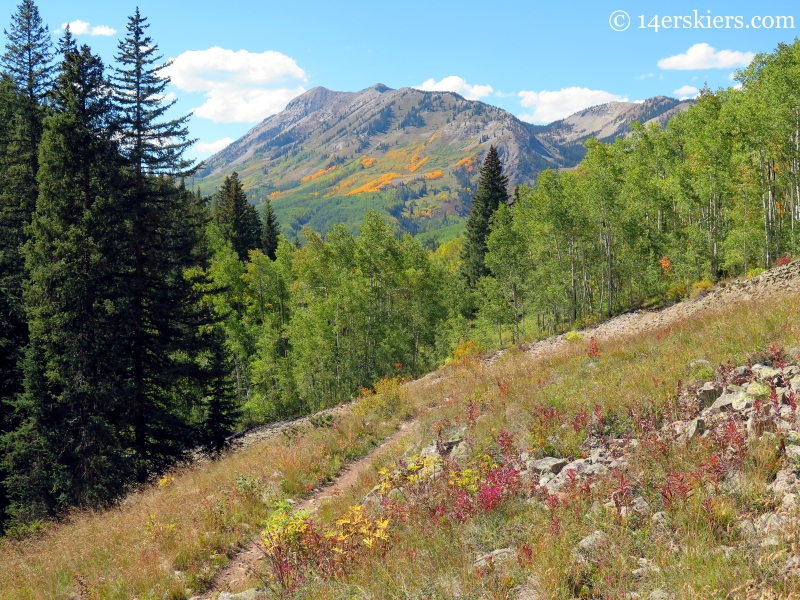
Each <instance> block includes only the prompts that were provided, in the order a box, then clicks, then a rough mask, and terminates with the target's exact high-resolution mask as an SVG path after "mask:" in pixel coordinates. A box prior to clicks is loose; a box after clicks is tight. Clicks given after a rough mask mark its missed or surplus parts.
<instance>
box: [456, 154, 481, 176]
mask: <svg viewBox="0 0 800 600" xmlns="http://www.w3.org/2000/svg"><path fill="white" fill-rule="evenodd" d="M456 166H457V167H464V170H466V171H467V172H468V173H474V172H475V171H476V170H477V167H478V161H477V160H476V158H475V157H474V156H468V157H467V158H462V159H461V160H460V161H458V162H457V163H456Z"/></svg>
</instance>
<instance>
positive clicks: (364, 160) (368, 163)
mask: <svg viewBox="0 0 800 600" xmlns="http://www.w3.org/2000/svg"><path fill="white" fill-rule="evenodd" d="M376 162H378V159H377V158H367V157H366V156H364V157H362V158H361V166H362V167H364V168H365V169H369V168H370V167H371V166H372V165H374V164H375V163H376Z"/></svg>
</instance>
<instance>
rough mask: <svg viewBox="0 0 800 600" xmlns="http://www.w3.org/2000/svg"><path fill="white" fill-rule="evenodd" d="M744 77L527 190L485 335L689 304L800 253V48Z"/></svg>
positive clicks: (495, 232) (770, 57)
mask: <svg viewBox="0 0 800 600" xmlns="http://www.w3.org/2000/svg"><path fill="white" fill-rule="evenodd" d="M739 78H740V81H741V83H742V89H741V90H737V89H728V90H720V91H718V92H716V93H712V92H711V91H710V90H708V89H706V90H703V92H702V93H701V95H700V97H699V99H698V101H697V104H696V105H694V106H692V107H690V108H689V109H688V110H686V111H684V112H682V113H679V114H677V115H675V116H674V117H673V118H672V119H671V120H670V121H669V123H668V125H667V126H666V128H664V129H662V128H661V127H659V126H657V125H651V126H649V127H644V126H641V125H639V124H634V125H633V126H632V136H631V137H630V138H626V139H618V140H616V141H615V142H614V143H613V144H602V143H600V142H597V141H596V140H589V141H587V142H586V156H585V158H584V160H583V162H582V163H581V164H580V166H579V167H578V168H576V169H575V170H572V171H565V172H552V171H545V172H543V173H541V174H540V175H539V178H538V181H537V184H536V186H535V187H532V188H531V187H526V186H521V187H520V188H519V191H518V194H517V198H516V202H515V204H514V206H513V208H511V209H509V210H508V211H498V215H497V217H496V218H495V219H494V221H493V223H492V227H491V233H490V234H489V236H488V239H487V248H488V253H487V254H486V258H485V265H486V267H487V268H488V270H489V273H488V275H489V276H490V278H489V279H488V280H486V281H485V282H483V283H482V284H481V290H482V291H483V293H484V294H485V297H484V303H483V304H482V305H481V306H480V311H479V315H478V316H479V321H480V322H482V323H483V325H482V327H481V329H482V330H483V337H484V338H486V339H489V338H490V337H491V335H492V334H491V333H490V331H491V330H492V329H494V333H493V336H494V339H495V340H498V341H499V338H498V336H500V335H502V332H503V331H506V332H507V331H509V330H510V332H511V333H512V337H513V339H514V340H515V341H516V340H517V339H518V338H519V333H518V332H519V330H524V329H526V328H527V329H528V330H529V331H535V332H537V333H545V332H554V331H560V330H562V331H563V330H565V329H569V328H571V327H572V326H573V325H575V324H581V323H586V322H588V321H590V320H593V319H595V318H597V317H598V316H606V315H611V314H615V313H618V312H620V311H624V310H628V309H630V308H633V307H637V306H642V305H648V304H650V303H652V302H654V301H656V302H657V301H659V299H664V298H666V299H668V300H671V301H677V300H681V299H683V298H685V297H687V296H688V295H689V293H690V291H691V292H692V293H693V294H696V293H699V292H700V291H703V290H707V289H709V288H710V286H711V285H712V283H713V282H715V281H718V280H720V279H723V278H725V277H727V276H730V275H740V274H741V275H743V274H747V275H748V276H751V275H752V274H754V273H759V272H761V270H762V269H765V268H769V267H771V266H773V265H774V264H776V261H777V259H778V258H779V257H781V256H782V255H783V254H788V255H795V254H796V253H797V251H798V249H799V248H798V239H797V233H796V232H797V230H798V228H797V220H798V218H800V196H799V195H798V192H797V190H798V189H799V188H798V185H799V184H800V167H799V166H798V165H800V160H799V158H800V155H799V154H798V146H797V144H796V140H797V139H798V134H797V126H796V115H797V113H798V111H800V94H799V93H798V92H797V88H796V87H793V85H794V83H796V82H800V43H798V42H795V43H794V44H792V45H791V46H789V45H781V46H779V47H778V48H777V50H776V51H775V52H774V53H772V54H765V55H761V56H759V57H757V59H756V60H755V61H754V62H753V65H751V67H750V68H748V69H747V70H745V71H743V72H742V73H741V75H740V76H739ZM793 115H794V116H793ZM469 231H470V230H469V227H468V239H469V235H470V234H469ZM465 260H466V254H465ZM783 260H784V261H785V259H783ZM469 268H470V267H469V265H465V273H466V272H467V269H469Z"/></svg>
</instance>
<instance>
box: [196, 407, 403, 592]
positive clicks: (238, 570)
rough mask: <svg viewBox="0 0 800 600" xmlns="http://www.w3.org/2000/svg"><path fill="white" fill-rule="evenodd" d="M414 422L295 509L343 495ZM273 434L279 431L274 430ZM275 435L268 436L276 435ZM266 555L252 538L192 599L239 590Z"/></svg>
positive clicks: (355, 462)
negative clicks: (241, 582)
mask: <svg viewBox="0 0 800 600" xmlns="http://www.w3.org/2000/svg"><path fill="white" fill-rule="evenodd" d="M414 424H415V422H414V421H411V422H408V423H401V424H400V427H399V428H398V429H397V431H395V432H394V433H393V434H392V435H390V436H389V437H388V438H386V439H385V440H383V442H381V444H380V445H379V446H377V447H376V448H375V449H374V450H373V451H372V452H370V453H369V454H368V455H367V456H364V457H363V458H360V459H359V460H357V461H354V462H352V463H350V464H349V465H347V466H346V467H345V468H344V469H342V471H341V473H340V474H339V476H338V477H337V478H336V479H335V480H333V481H332V482H331V483H329V484H328V485H326V486H323V487H321V488H319V489H318V490H316V491H315V492H314V493H312V494H311V495H310V496H309V497H308V498H306V499H304V500H302V501H301V502H299V503H297V504H296V505H295V507H294V508H295V510H309V511H311V512H312V513H313V512H316V510H317V508H318V507H319V505H320V503H321V502H322V501H324V500H326V499H327V498H331V497H336V496H339V495H341V494H342V493H343V492H345V491H347V490H348V489H350V488H351V487H352V486H354V485H355V484H356V483H358V479H359V477H361V475H362V474H363V473H364V471H366V470H367V469H368V468H369V467H370V465H372V463H373V461H375V460H376V459H377V458H379V457H381V456H383V455H384V454H385V453H386V452H387V451H389V450H390V449H391V448H392V447H393V446H394V445H395V443H396V442H398V441H400V440H401V439H402V438H404V437H405V436H406V435H408V434H409V433H410V432H411V431H412V430H413V429H414V427H413V425H414ZM279 431H280V429H279ZM273 435H277V434H276V433H273ZM273 435H270V436H268V437H273ZM263 556H264V555H263V553H262V552H261V550H260V547H259V543H258V541H257V540H253V541H251V542H250V543H249V544H248V545H247V547H246V548H245V549H244V550H242V551H241V552H239V553H238V554H236V556H234V557H233V558H232V559H231V561H230V562H229V563H228V564H227V565H225V567H224V568H222V569H221V570H220V571H219V572H218V573H217V575H216V576H215V577H214V580H213V581H212V583H211V586H210V587H209V589H208V590H207V591H206V592H204V593H203V594H201V595H199V596H194V597H193V598H192V600H212V599H213V598H215V595H216V593H217V592H219V591H224V590H228V589H235V586H236V584H237V583H238V582H240V581H246V580H248V579H250V577H251V573H252V568H253V567H254V566H255V565H256V563H258V561H259V560H261V559H262V558H263Z"/></svg>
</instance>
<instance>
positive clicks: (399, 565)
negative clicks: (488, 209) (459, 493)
mask: <svg viewBox="0 0 800 600" xmlns="http://www.w3.org/2000/svg"><path fill="white" fill-rule="evenodd" d="M798 309H800V299H798V298H791V299H788V300H787V299H783V300H780V301H777V300H774V301H768V302H761V303H753V304H743V305H739V306H737V307H734V308H732V309H729V310H727V311H725V312H719V313H715V314H706V315H704V316H700V317H696V318H693V319H690V320H687V321H686V322H684V323H681V324H678V325H676V326H673V327H672V328H671V329H670V330H669V331H661V332H652V333H648V334H643V335H639V336H637V337H635V338H628V339H625V340H619V341H615V342H608V343H601V344H600V355H599V356H597V357H595V358H589V357H588V356H587V354H586V350H587V347H588V343H587V342H586V341H582V342H580V343H576V344H571V345H569V346H568V347H567V348H566V349H564V350H563V351H562V352H561V353H560V354H559V355H558V356H554V357H550V358H548V359H545V360H535V361H532V360H531V359H530V357H529V356H527V355H525V354H523V353H519V352H510V353H509V354H507V355H506V356H504V357H503V358H502V359H501V360H500V361H498V362H497V363H495V364H493V365H491V366H486V365H484V364H482V363H473V364H471V365H463V364H462V365H459V366H452V367H450V368H449V370H445V372H444V377H443V378H442V379H441V380H439V381H438V382H436V383H435V384H434V385H429V386H418V387H417V388H416V389H414V393H413V396H414V398H415V404H416V405H418V406H425V405H429V406H430V405H433V404H434V403H436V402H441V399H442V398H446V399H448V400H447V401H446V402H445V403H444V407H443V408H441V409H437V410H436V411H435V412H430V413H424V412H423V414H422V416H421V418H420V426H419V431H418V433H417V434H416V435H412V436H409V437H407V438H406V440H404V444H405V447H404V448H403V449H398V452H402V450H406V451H407V452H408V453H407V455H408V454H410V453H413V452H414V450H415V449H416V450H418V449H419V448H421V447H422V446H424V445H427V444H429V443H430V442H431V440H433V439H435V437H436V431H437V430H438V429H439V428H442V429H443V431H444V432H445V437H447V435H450V434H452V433H457V432H458V431H459V430H461V429H462V428H463V427H464V426H466V428H467V430H466V435H467V438H468V440H469V441H470V443H471V444H472V446H473V452H474V453H475V454H479V453H481V452H490V453H491V452H497V446H496V443H495V440H496V439H497V434H498V432H499V431H500V430H501V429H505V430H507V431H510V432H512V433H513V434H514V436H515V438H516V440H517V444H518V447H519V449H522V450H528V451H530V452H532V453H533V454H534V455H537V454H540V455H545V454H548V455H551V454H554V455H563V456H566V457H569V458H579V457H580V456H581V451H580V449H579V445H580V442H581V441H582V440H583V436H584V435H585V430H583V431H580V432H576V431H574V430H573V429H571V428H569V427H567V428H564V427H562V422H563V421H567V422H570V421H571V420H572V419H574V418H576V417H578V415H580V413H581V409H584V410H585V411H586V412H588V413H589V415H591V414H592V413H593V411H594V409H595V407H596V406H597V407H600V411H601V413H602V415H603V425H604V427H606V429H607V430H606V432H605V433H606V434H607V435H611V436H613V437H619V436H625V435H628V436H635V437H643V436H644V434H643V432H642V429H641V422H642V421H646V420H651V421H653V422H654V423H655V424H656V425H657V426H660V425H661V423H662V422H669V421H671V420H673V419H675V418H677V416H678V413H679V407H678V406H677V404H676V401H675V397H676V395H675V390H676V387H677V385H678V381H682V382H683V383H689V382H692V381H693V380H696V379H698V378H699V379H705V378H706V376H707V375H708V370H707V368H706V370H705V371H704V370H703V367H702V366H695V367H690V363H692V362H693V361H695V360H697V359H705V360H708V361H711V362H712V363H715V364H716V363H721V362H727V361H732V362H733V363H734V364H743V363H744V362H746V359H747V357H748V355H750V354H752V353H754V352H757V351H760V350H763V349H764V348H766V347H767V346H768V345H769V344H772V343H774V344H777V345H779V346H783V347H786V348H790V347H794V346H795V345H796V344H797V342H798V340H800V319H798V317H797V316H796V315H797V314H798V312H797V311H798ZM658 333H660V334H661V335H660V336H659V335H657V334H658ZM498 382H500V383H501V385H498ZM503 382H505V384H507V386H508V390H507V391H503V389H504V387H505V385H502V384H503ZM470 400H472V401H477V402H478V403H479V404H480V405H481V406H482V415H481V416H480V417H478V419H477V422H476V423H475V425H474V426H468V425H467V417H466V410H465V405H466V403H467V402H468V401H470ZM448 404H449V406H448ZM544 407H556V408H558V409H559V410H561V411H562V413H563V419H562V420H559V421H558V422H557V423H555V424H553V425H552V426H547V425H542V421H541V419H540V418H539V417H538V416H537V415H539V414H540V413H539V412H537V411H538V409H540V408H544ZM542 439H544V442H542ZM774 450H775V449H774V447H772V446H770V445H769V444H766V445H765V444H764V443H761V442H758V443H753V444H751V445H750V447H749V448H748V449H747V451H746V456H745V457H744V464H743V467H742V469H743V471H742V472H743V477H744V484H743V489H744V490H745V492H744V493H738V494H730V495H727V496H725V495H724V494H722V495H720V496H714V497H713V498H712V494H711V493H710V492H709V494H708V495H704V494H701V493H698V494H696V495H695V496H693V497H692V498H691V500H690V501H687V502H686V503H684V504H682V505H680V506H676V507H675V508H674V509H671V510H670V511H668V514H669V519H670V526H669V527H668V528H666V529H660V528H658V527H657V526H656V525H654V524H652V523H651V522H650V521H649V520H647V521H645V522H642V523H633V522H631V521H630V520H625V519H620V518H619V517H618V516H617V514H616V511H615V510H613V509H608V508H606V507H603V506H602V505H603V503H604V502H606V501H608V499H609V497H610V494H611V492H612V491H613V488H614V485H615V482H614V480H613V478H609V480H608V481H606V482H605V483H601V484H599V485H598V486H597V487H596V488H595V489H593V490H591V492H586V493H576V494H575V495H574V496H573V497H572V498H569V499H568V501H569V505H568V506H566V507H561V506H559V508H558V509H557V512H556V513H553V512H552V511H551V510H549V509H547V508H546V507H545V506H544V505H543V503H542V502H541V501H535V500H533V501H531V502H527V503H526V502H524V501H523V500H522V499H517V500H512V501H510V502H507V503H506V504H505V505H503V507H502V508H501V509H499V510H497V511H495V512H491V513H488V514H479V515H477V516H476V517H474V518H473V519H470V520H467V521H466V522H464V523H455V522H453V521H447V520H437V519H430V518H428V517H427V516H426V517H425V518H421V519H414V518H411V519H409V520H408V521H407V522H406V523H403V522H400V521H398V520H395V521H394V522H393V523H392V531H393V533H394V536H395V537H394V540H393V546H392V548H391V549H390V550H389V553H388V554H387V555H386V557H385V558H383V559H380V560H373V561H369V562H366V563H364V564H360V565H358V566H357V567H356V568H355V570H354V571H353V572H352V573H351V574H350V575H348V576H347V577H344V578H341V579H338V580H327V581H322V580H314V579H313V578H311V579H310V580H309V581H308V582H307V583H306V584H305V585H304V586H302V587H301V588H300V589H299V590H298V592H297V594H296V597H298V598H312V597H313V598H315V599H319V598H350V597H354V596H357V597H364V598H398V597H408V598H412V597H413V598H455V597H470V598H513V597H515V593H516V592H515V590H516V588H517V587H518V586H519V585H522V584H524V583H525V581H526V580H527V578H528V577H529V576H530V575H532V574H533V575H535V576H536V577H538V579H539V581H540V582H541V592H542V594H543V597H546V598H564V599H565V600H566V599H568V598H575V597H593V598H620V597H623V595H624V594H625V593H628V592H631V591H637V592H639V593H641V594H642V596H641V597H643V598H646V597H647V595H648V594H649V592H650V591H651V590H653V589H655V588H661V589H665V590H669V591H670V592H671V593H673V594H675V596H676V597H677V598H687V599H688V598H726V597H730V598H761V597H763V598H776V599H777V598H791V597H797V594H798V592H799V591H800V586H798V582H796V581H795V582H793V581H791V580H784V578H783V577H782V575H781V573H780V567H782V564H783V562H782V561H785V559H786V551H785V550H780V549H778V550H779V551H777V552H774V553H773V555H772V556H769V555H764V556H753V555H752V550H751V549H746V547H745V546H743V545H742V544H741V543H740V542H741V539H740V538H739V537H738V534H737V531H736V529H735V527H734V519H735V517H737V516H742V515H744V514H749V513H751V512H752V511H761V512H765V511H766V510H769V509H771V508H772V506H770V505H769V502H768V501H767V499H766V498H765V497H764V495H763V494H764V493H765V490H766V484H767V483H768V480H769V477H770V476H771V474H774V466H775V465H774V461H775V452H774ZM711 452H712V449H711V447H710V442H709V443H698V444H697V445H696V446H693V447H691V448H689V449H686V450H684V449H682V448H681V447H678V446H673V447H668V448H666V449H664V451H663V452H662V451H661V450H659V449H653V448H650V447H648V446H647V444H643V446H642V449H641V450H640V451H638V452H637V453H636V454H635V455H634V456H633V457H632V459H631V470H630V477H631V478H632V479H633V484H634V485H635V486H636V491H637V493H641V494H642V495H644V496H645V497H646V499H647V500H648V501H649V502H650V504H651V506H652V507H653V510H662V509H663V508H664V507H663V506H662V500H661V498H660V494H659V493H658V491H657V489H656V485H660V484H661V483H663V482H664V481H665V479H666V476H667V474H669V473H676V472H692V471H693V470H696V469H697V468H698V467H699V465H701V464H702V463H703V462H704V461H707V460H708V458H709V455H710V454H711ZM382 466H394V463H393V462H392V461H382V462H381V463H379V464H376V465H375V469H374V470H373V471H372V472H371V474H365V476H364V477H363V478H362V481H361V485H360V486H358V487H357V489H353V490H352V491H351V492H350V493H349V494H347V495H346V496H345V497H340V498H336V499H331V500H330V501H329V502H328V503H327V504H326V505H324V506H322V507H321V508H320V511H319V514H318V518H319V519H320V520H321V521H323V522H325V521H327V522H330V521H332V520H334V519H335V518H337V517H338V516H339V515H340V514H341V513H342V511H343V510H345V509H346V507H347V506H349V505H351V504H354V503H360V502H363V501H364V497H365V494H366V493H367V492H368V491H369V490H370V489H371V488H372V487H373V486H374V485H375V484H376V482H377V480H378V479H377V469H378V468H380V467H382ZM706 497H708V498H712V500H713V502H709V503H708V504H707V505H704V504H703V503H702V500H703V499H704V498H706ZM376 510H378V511H380V510H382V509H380V508H376ZM709 514H711V515H712V516H709ZM554 516H557V517H558V519H559V521H560V529H559V530H558V531H557V532H556V533H554V532H553V531H552V529H551V526H552V523H553V520H554ZM709 523H711V524H709ZM598 529H599V530H602V531H604V532H605V533H606V534H607V535H608V536H609V539H610V540H611V546H612V548H613V551H610V552H609V554H608V555H607V556H605V557H604V558H603V559H602V560H601V561H600V562H599V563H598V564H597V565H595V566H594V567H592V568H588V569H581V568H577V567H576V566H575V561H574V559H573V558H572V551H573V548H574V546H575V543H576V542H577V541H578V540H580V539H581V538H582V537H584V536H586V535H587V534H589V533H591V532H592V531H595V530H598ZM504 547H510V548H514V549H516V550H518V552H521V549H522V548H523V547H527V548H528V549H529V550H530V552H531V556H532V561H531V562H530V563H527V562H526V561H518V562H517V561H512V563H510V564H509V565H507V566H506V567H504V568H497V569H496V570H495V571H491V570H489V571H485V572H481V571H479V570H476V569H475V568H473V566H472V562H473V560H474V559H475V557H476V556H479V555H481V554H483V553H485V552H490V551H492V550H494V549H497V548H504ZM726 547H729V548H734V549H735V550H734V551H733V552H731V551H730V550H726ZM726 552H727V554H726ZM639 558H646V559H648V560H650V561H651V564H654V565H656V566H658V567H659V568H660V573H658V574H656V575H652V576H649V577H645V578H643V579H636V578H634V577H633V576H632V574H631V572H632V570H633V569H635V568H637V566H638V559H639ZM735 590H738V591H735ZM729 594H730V595H729Z"/></svg>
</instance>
